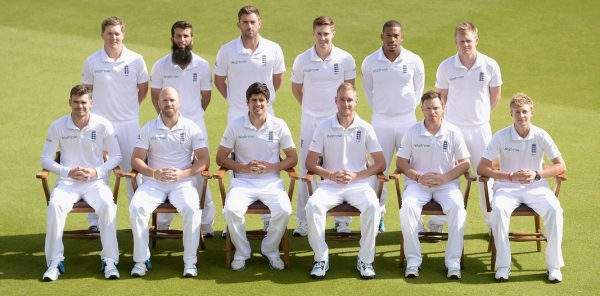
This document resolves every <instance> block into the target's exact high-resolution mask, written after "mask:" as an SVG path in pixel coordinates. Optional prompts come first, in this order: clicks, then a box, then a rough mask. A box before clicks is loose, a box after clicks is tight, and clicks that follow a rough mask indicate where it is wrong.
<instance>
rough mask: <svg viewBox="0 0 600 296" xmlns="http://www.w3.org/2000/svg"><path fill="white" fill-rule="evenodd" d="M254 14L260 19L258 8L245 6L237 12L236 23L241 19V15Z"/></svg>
mask: <svg viewBox="0 0 600 296" xmlns="http://www.w3.org/2000/svg"><path fill="white" fill-rule="evenodd" d="M253 13H254V14H256V16H257V17H258V18H259V19H260V12H259V11H258V8H256V7H254V6H252V5H246V6H244V7H242V8H240V11H239V12H238V21H239V20H240V19H241V18H242V15H244V14H253Z"/></svg>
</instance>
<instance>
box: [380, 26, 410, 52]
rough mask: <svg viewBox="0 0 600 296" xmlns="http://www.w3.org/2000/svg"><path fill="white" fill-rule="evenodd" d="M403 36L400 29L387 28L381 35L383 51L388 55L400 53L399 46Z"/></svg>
mask: <svg viewBox="0 0 600 296" xmlns="http://www.w3.org/2000/svg"><path fill="white" fill-rule="evenodd" d="M403 39H404V35H402V31H401V30H400V27H387V28H385V30H383V34H381V41H383V50H384V51H385V52H389V53H397V52H399V51H400V45H402V40H403Z"/></svg>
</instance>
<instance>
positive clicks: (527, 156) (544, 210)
mask: <svg viewBox="0 0 600 296" xmlns="http://www.w3.org/2000/svg"><path fill="white" fill-rule="evenodd" d="M510 115H511V116H512V118H513V120H514V124H513V125H511V126H509V127H507V128H504V129H502V130H500V131H498V132H497V133H496V134H495V135H494V136H493V137H492V140H491V141H490V143H489V145H488V148H487V150H486V151H485V152H484V154H483V157H482V158H481V162H480V163H479V166H478V167H477V173H478V174H479V175H484V176H487V177H490V178H494V179H496V180H498V182H494V188H493V189H494V198H493V199H492V233H493V234H494V243H495V244H496V250H497V255H496V256H497V257H496V266H498V271H497V272H496V275H495V278H496V280H497V281H499V282H504V281H507V280H508V277H509V275H510V262H511V255H510V242H509V240H508V227H509V225H510V216H511V214H512V212H513V211H514V210H515V209H516V208H517V207H518V206H519V205H520V204H521V203H524V204H526V205H528V206H529V207H530V208H532V209H533V210H534V211H535V212H536V213H538V214H539V215H540V216H541V217H542V218H543V219H544V228H545V229H546V232H547V241H548V246H547V247H546V264H547V265H548V280H549V281H550V282H553V283H558V282H560V281H562V274H561V272H560V268H561V267H563V266H564V265H565V263H564V261H563V257H562V249H561V243H562V236H563V210H562V208H561V207H560V203H559V202H558V198H557V197H556V196H555V195H554V193H553V192H552V190H551V189H550V185H549V184H548V181H546V180H545V178H548V177H554V176H556V175H559V174H562V173H564V172H565V170H566V168H567V167H566V165H565V162H564V161H563V159H562V157H561V154H560V151H559V150H558V148H557V147H556V145H555V144H554V141H553V140H552V138H551V137H550V135H548V133H547V132H546V131H544V130H543V129H541V128H539V127H537V126H534V125H532V124H531V117H532V116H533V101H532V100H531V99H530V98H529V97H528V96H527V95H526V94H523V93H518V94H516V95H514V96H513V98H512V100H511V101H510ZM544 154H546V156H547V157H548V158H549V159H550V160H551V161H552V165H550V166H548V167H546V168H543V167H542V165H543V162H544V159H543V157H544ZM496 157H498V158H499V162H500V170H495V169H494V168H493V167H492V161H493V160H494V159H495V158H496Z"/></svg>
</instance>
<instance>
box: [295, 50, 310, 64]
mask: <svg viewBox="0 0 600 296" xmlns="http://www.w3.org/2000/svg"><path fill="white" fill-rule="evenodd" d="M312 50H313V47H310V48H309V49H307V50H305V51H303V52H301V53H300V54H298V55H297V56H296V59H295V60H294V63H306V62H307V61H310V60H311V55H312V52H311V51H312Z"/></svg>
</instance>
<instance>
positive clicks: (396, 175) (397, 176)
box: [390, 170, 402, 180]
mask: <svg viewBox="0 0 600 296" xmlns="http://www.w3.org/2000/svg"><path fill="white" fill-rule="evenodd" d="M401 177H402V173H401V172H399V171H398V170H395V171H394V172H393V173H392V174H390V179H394V180H400V178H401Z"/></svg>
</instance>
